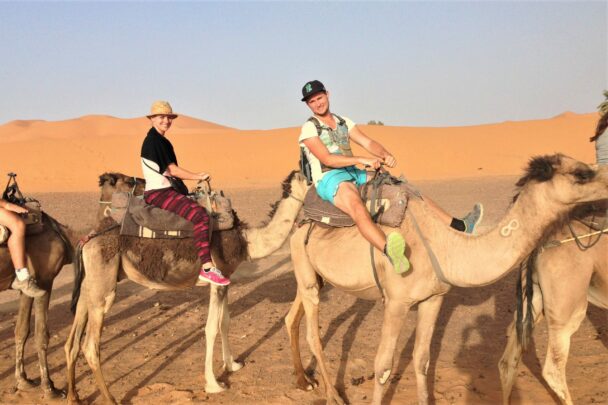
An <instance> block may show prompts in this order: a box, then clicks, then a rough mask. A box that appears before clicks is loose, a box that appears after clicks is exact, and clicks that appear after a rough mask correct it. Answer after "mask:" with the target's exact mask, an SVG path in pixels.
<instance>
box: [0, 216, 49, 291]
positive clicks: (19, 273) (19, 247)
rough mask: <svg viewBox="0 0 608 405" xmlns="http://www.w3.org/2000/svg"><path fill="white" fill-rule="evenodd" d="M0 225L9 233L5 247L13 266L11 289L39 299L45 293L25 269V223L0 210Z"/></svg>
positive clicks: (17, 217)
mask: <svg viewBox="0 0 608 405" xmlns="http://www.w3.org/2000/svg"><path fill="white" fill-rule="evenodd" d="M0 224H2V225H4V226H6V227H7V228H8V229H9V231H11V236H10V237H9V238H8V241H7V246H8V251H9V252H10V254H11V260H12V261H13V266H15V276H16V278H15V280H14V281H13V283H12V284H11V288H13V289H15V290H21V292H23V293H24V294H25V295H28V296H30V297H34V298H36V297H41V296H43V295H44V294H45V291H44V290H42V289H40V288H39V287H38V286H37V285H36V281H35V280H34V278H33V277H31V275H30V273H29V270H28V268H27V260H26V257H25V223H24V222H23V220H22V219H21V218H20V217H19V215H17V214H15V213H14V212H12V211H9V210H6V209H3V208H0Z"/></svg>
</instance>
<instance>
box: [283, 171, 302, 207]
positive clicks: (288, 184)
mask: <svg viewBox="0 0 608 405" xmlns="http://www.w3.org/2000/svg"><path fill="white" fill-rule="evenodd" d="M307 191H308V184H307V182H306V178H305V177H304V176H303V175H302V173H300V172H299V171H297V170H294V171H292V172H291V173H289V175H288V176H287V178H286V179H285V180H283V198H286V197H288V196H289V195H290V194H291V196H292V197H294V198H296V199H298V200H304V197H305V196H306V192H307Z"/></svg>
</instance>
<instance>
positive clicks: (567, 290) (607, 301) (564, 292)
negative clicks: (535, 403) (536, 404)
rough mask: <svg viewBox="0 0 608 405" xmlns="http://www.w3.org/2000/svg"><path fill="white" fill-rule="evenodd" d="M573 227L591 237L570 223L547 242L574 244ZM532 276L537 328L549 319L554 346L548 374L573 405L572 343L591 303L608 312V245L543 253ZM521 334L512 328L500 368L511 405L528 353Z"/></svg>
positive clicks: (590, 239) (607, 242)
mask: <svg viewBox="0 0 608 405" xmlns="http://www.w3.org/2000/svg"><path fill="white" fill-rule="evenodd" d="M604 208H605V207H604ZM592 220H594V222H595V223H596V224H598V225H599V227H600V228H602V229H603V228H605V227H606V225H607V223H604V222H603V220H602V219H597V218H594V217H593V216H589V217H587V218H586V222H587V221H592ZM568 225H570V226H571V227H572V229H573V230H574V232H575V233H576V234H578V235H584V234H586V233H589V231H590V230H589V227H588V226H586V225H584V224H583V223H581V221H579V220H575V219H572V217H568V218H566V219H565V220H564V221H562V222H561V223H558V224H557V226H556V227H555V228H554V231H553V232H551V233H550V234H549V235H548V238H547V240H548V241H554V240H555V241H563V240H566V239H567V238H570V237H571V236H572V233H571V232H570V229H569V226H568ZM602 225H604V226H602ZM596 237H597V236H590V237H585V238H582V242H583V243H584V244H589V243H591V242H593V241H595V240H596ZM541 246H542V245H541ZM527 271H528V272H532V286H533V296H532V315H533V317H532V319H533V324H538V323H539V322H540V321H541V320H542V319H543V317H545V318H546V319H547V326H548V328H547V329H548V334H549V342H548V344H547V355H546V358H545V365H544V367H543V371H542V374H543V377H544V378H545V381H546V382H547V384H548V385H549V387H550V388H551V390H552V391H553V392H554V393H555V395H556V396H557V397H558V398H559V400H560V401H561V402H562V403H563V404H568V405H570V404H572V403H573V401H572V397H571V396H570V392H569V390H568V385H567V382H566V363H567V361H568V353H569V350H570V338H571V336H572V335H573V334H574V333H575V332H576V331H577V330H578V328H579V327H580V325H581V322H582V321H583V319H584V318H585V315H586V313H587V305H588V303H591V304H593V305H595V306H597V307H599V308H602V309H605V310H608V239H607V238H606V236H605V235H604V236H602V237H601V238H600V239H599V240H598V241H597V243H595V245H593V246H592V247H590V248H589V249H587V250H582V249H580V248H579V247H578V246H577V244H576V243H575V242H574V241H569V242H565V243H562V244H560V245H559V246H554V247H548V248H544V249H540V252H539V253H538V255H537V256H536V260H535V262H534V266H533V267H532V268H528V269H527ZM607 319H608V318H607ZM515 330H516V320H514V321H513V322H512V323H511V325H509V328H508V331H507V336H508V340H507V345H506V347H505V351H504V354H503V356H502V358H501V359H500V362H499V363H498V370H499V372H500V380H501V384H502V392H503V402H504V403H505V404H508V403H509V397H510V395H511V391H512V389H513V384H514V382H515V377H516V372H517V366H518V364H519V362H520V360H521V356H522V351H523V350H525V347H523V346H522V344H521V343H520V340H519V339H518V338H517V333H515Z"/></svg>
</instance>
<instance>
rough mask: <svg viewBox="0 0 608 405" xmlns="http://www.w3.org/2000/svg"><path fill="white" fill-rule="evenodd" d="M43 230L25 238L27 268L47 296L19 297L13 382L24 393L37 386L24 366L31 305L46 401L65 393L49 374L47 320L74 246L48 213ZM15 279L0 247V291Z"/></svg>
mask: <svg viewBox="0 0 608 405" xmlns="http://www.w3.org/2000/svg"><path fill="white" fill-rule="evenodd" d="M42 222H43V224H44V230H43V231H42V233H38V234H35V235H28V236H26V238H25V248H26V255H27V266H28V269H29V270H30V272H31V273H32V275H33V276H34V277H35V278H36V282H37V283H38V286H39V287H40V288H41V289H43V290H45V291H46V292H47V293H46V294H44V295H43V296H42V297H38V298H32V297H28V296H27V295H25V294H23V293H20V294H19V311H18V313H17V321H16V325H15V351H16V353H15V379H16V380H17V389H18V390H27V389H31V388H32V387H34V386H35V385H36V384H35V383H34V382H33V381H32V380H30V379H29V378H28V377H27V374H26V372H25V365H24V358H23V355H24V348H25V342H26V341H27V339H28V337H29V333H30V318H31V315H32V305H33V306H34V314H35V326H34V327H35V332H34V334H35V340H36V350H37V352H38V364H39V366H40V388H41V389H42V390H43V392H44V396H45V398H46V399H52V398H58V397H61V396H64V395H65V394H64V393H63V392H62V391H60V390H57V389H56V388H55V385H54V384H53V381H52V380H51V377H50V375H49V367H48V363H47V349H48V345H49V332H48V325H47V317H48V311H49V302H50V300H51V290H52V289H53V281H54V279H55V277H57V275H58V274H59V272H60V271H61V269H62V268H63V266H64V265H66V264H70V263H72V258H73V247H72V245H71V243H70V241H69V239H68V237H67V235H66V234H65V232H64V230H63V229H62V226H61V225H60V224H59V223H58V222H57V221H55V220H54V219H53V218H51V217H50V216H49V215H48V214H46V213H44V212H43V213H42ZM14 278H15V269H14V268H13V262H12V261H11V256H10V252H9V251H8V247H7V246H6V245H4V246H0V291H2V290H6V289H8V288H10V285H11V283H12V281H13V279H14Z"/></svg>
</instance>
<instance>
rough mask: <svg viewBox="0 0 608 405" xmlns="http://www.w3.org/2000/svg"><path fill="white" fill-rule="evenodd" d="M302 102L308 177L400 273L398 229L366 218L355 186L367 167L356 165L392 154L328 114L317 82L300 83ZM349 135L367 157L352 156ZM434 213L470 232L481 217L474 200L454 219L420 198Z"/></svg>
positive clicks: (403, 265) (403, 266)
mask: <svg viewBox="0 0 608 405" xmlns="http://www.w3.org/2000/svg"><path fill="white" fill-rule="evenodd" d="M302 101H303V102H305V103H306V105H307V106H308V108H310V110H311V111H312V113H313V116H312V117H310V118H309V119H308V120H307V121H306V123H304V125H303V126H302V130H301V132H300V137H299V139H298V141H299V143H300V147H302V148H303V150H304V153H305V156H306V158H307V159H308V161H309V163H310V168H311V174H312V181H313V183H314V185H315V187H316V189H317V193H318V194H319V196H320V197H321V198H322V199H323V200H326V201H329V202H330V203H332V204H333V205H335V206H336V207H338V208H339V209H341V210H342V211H344V212H345V213H346V214H348V215H349V216H350V217H351V218H352V219H353V221H355V224H356V225H357V228H358V229H359V232H361V235H362V236H363V237H364V238H365V239H367V240H368V241H369V242H370V243H371V244H372V245H373V246H374V247H375V248H377V249H378V250H379V251H381V252H383V253H384V254H385V255H386V256H388V258H389V259H390V261H391V263H392V264H393V267H394V269H395V271H397V272H398V273H405V272H407V271H408V270H409V267H410V264H409V261H408V259H407V258H406V257H405V240H404V239H403V236H402V235H401V234H400V233H399V232H391V233H389V234H388V235H385V234H384V232H383V231H382V229H380V227H379V226H378V225H377V224H375V223H374V222H373V221H372V218H371V216H370V214H369V212H368V210H367V208H366V207H365V205H364V204H363V201H362V200H361V196H360V195H359V191H358V190H357V187H358V186H361V185H363V184H364V183H366V182H367V181H368V179H369V177H370V175H369V174H368V172H366V171H365V170H362V169H359V168H357V167H356V165H361V166H364V167H371V168H372V169H375V170H379V169H380V168H381V166H382V165H386V166H388V167H390V168H392V167H395V166H396V165H397V160H396V159H395V157H394V156H393V155H392V154H391V153H390V152H389V151H388V150H386V149H385V148H384V147H383V146H382V145H380V144H379V143H378V142H376V141H374V140H372V139H371V138H369V137H368V136H367V135H365V134H364V133H363V132H362V131H361V129H360V128H359V127H357V126H356V124H355V123H354V122H353V121H351V120H350V119H348V118H346V117H341V116H338V115H336V114H333V113H331V111H330V109H329V92H328V91H327V90H326V89H325V86H324V85H323V83H321V82H320V81H318V80H313V81H310V82H308V83H306V84H305V85H304V87H303V88H302ZM351 140H353V141H354V142H355V143H356V144H358V145H360V146H361V147H363V149H365V150H366V151H367V152H368V153H370V154H371V155H372V157H364V156H354V155H353V153H352V150H351V147H350V141H351ZM424 200H425V201H426V203H427V204H428V205H429V206H431V207H432V208H433V209H434V210H435V211H436V213H437V215H438V216H439V217H440V218H441V219H442V220H443V221H444V222H445V223H446V224H448V225H450V226H451V227H452V228H454V229H456V230H458V231H462V232H466V233H472V232H473V231H474V229H475V227H476V226H477V225H478V224H479V222H480V221H481V219H482V216H483V206H482V205H481V204H479V203H478V204H475V206H474V207H473V210H472V211H471V212H470V213H469V214H467V215H466V216H465V217H464V218H462V219H459V218H454V217H452V216H451V215H449V214H447V213H446V212H445V211H443V210H442V209H441V208H440V207H439V206H438V205H437V204H435V203H434V202H433V201H432V200H430V199H429V198H427V197H425V198H424Z"/></svg>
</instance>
